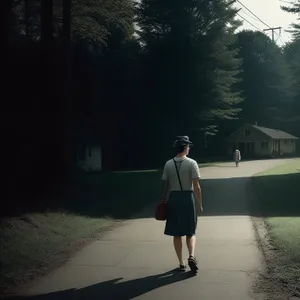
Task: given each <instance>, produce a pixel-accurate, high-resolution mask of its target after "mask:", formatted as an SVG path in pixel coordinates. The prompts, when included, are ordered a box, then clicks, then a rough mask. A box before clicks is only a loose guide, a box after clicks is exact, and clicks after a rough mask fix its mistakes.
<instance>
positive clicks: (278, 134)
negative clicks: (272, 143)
mask: <svg viewBox="0 0 300 300" xmlns="http://www.w3.org/2000/svg"><path fill="white" fill-rule="evenodd" d="M252 127H253V128H255V129H257V130H259V131H261V132H262V133H264V134H266V135H268V136H269V137H271V138H272V139H281V140H286V139H289V140H298V138H297V137H295V136H293V135H291V134H289V133H287V132H284V131H282V130H279V129H271V128H266V127H261V126H257V125H252Z"/></svg>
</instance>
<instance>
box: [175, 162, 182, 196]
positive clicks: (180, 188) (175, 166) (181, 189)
mask: <svg viewBox="0 0 300 300" xmlns="http://www.w3.org/2000/svg"><path fill="white" fill-rule="evenodd" d="M173 161H174V165H175V168H176V173H177V177H178V181H179V185H180V189H181V190H182V191H183V189H182V184H181V180H180V176H179V172H178V168H177V164H176V161H175V159H174V158H173Z"/></svg>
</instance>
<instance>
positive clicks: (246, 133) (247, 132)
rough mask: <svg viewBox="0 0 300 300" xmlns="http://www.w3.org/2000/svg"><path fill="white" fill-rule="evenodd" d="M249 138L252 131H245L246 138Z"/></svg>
mask: <svg viewBox="0 0 300 300" xmlns="http://www.w3.org/2000/svg"><path fill="white" fill-rule="evenodd" d="M248 136H250V129H246V130H245V137H248Z"/></svg>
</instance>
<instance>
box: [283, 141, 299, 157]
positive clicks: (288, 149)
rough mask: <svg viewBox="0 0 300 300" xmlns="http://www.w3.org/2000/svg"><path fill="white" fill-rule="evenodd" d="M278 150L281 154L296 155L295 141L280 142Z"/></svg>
mask: <svg viewBox="0 0 300 300" xmlns="http://www.w3.org/2000/svg"><path fill="white" fill-rule="evenodd" d="M280 149H281V152H282V154H294V153H296V141H295V140H281V141H280Z"/></svg>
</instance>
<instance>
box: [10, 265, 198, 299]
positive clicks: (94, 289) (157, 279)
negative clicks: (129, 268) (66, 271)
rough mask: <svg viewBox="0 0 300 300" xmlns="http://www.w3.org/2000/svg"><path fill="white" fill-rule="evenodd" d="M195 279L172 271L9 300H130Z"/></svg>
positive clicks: (187, 274) (117, 279)
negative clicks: (167, 286)
mask: <svg viewBox="0 0 300 300" xmlns="http://www.w3.org/2000/svg"><path fill="white" fill-rule="evenodd" d="M191 277H193V275H192V273H191V272H184V273H182V272H178V271H177V270H175V269H174V270H171V271H168V272H165V273H161V274H157V275H153V276H148V277H143V278H138V279H133V280H129V281H125V282H119V281H120V280H122V279H123V278H116V279H113V280H108V281H104V282H101V283H98V284H95V285H91V286H88V287H84V288H81V289H69V290H64V291H59V292H53V293H49V294H42V295H35V296H11V297H6V298H5V299H7V300H52V299H53V300H66V299H76V300H79V299H88V300H98V299H118V300H129V299H133V298H135V297H138V296H141V295H143V294H146V293H148V292H150V291H152V290H155V289H158V288H160V287H163V286H166V285H170V284H173V283H176V282H179V281H183V280H186V279H189V278H191Z"/></svg>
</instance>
